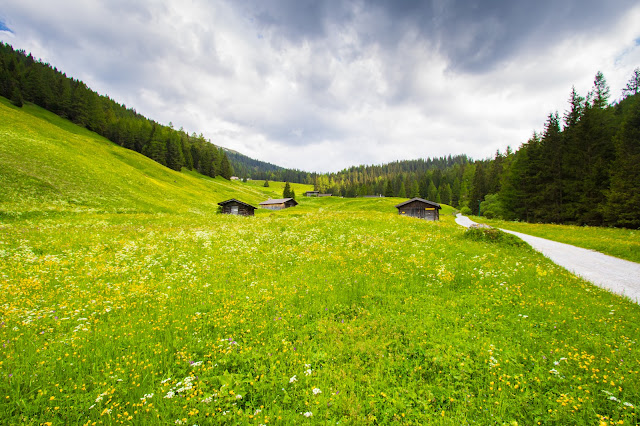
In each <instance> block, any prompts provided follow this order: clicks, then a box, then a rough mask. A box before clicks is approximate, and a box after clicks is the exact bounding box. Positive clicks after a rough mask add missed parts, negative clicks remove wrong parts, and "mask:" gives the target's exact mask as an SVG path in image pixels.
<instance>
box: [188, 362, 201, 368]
mask: <svg viewBox="0 0 640 426" xmlns="http://www.w3.org/2000/svg"><path fill="white" fill-rule="evenodd" d="M201 365H202V361H196V362H193V361H191V366H192V367H200V366H201Z"/></svg>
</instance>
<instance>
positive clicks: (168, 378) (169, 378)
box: [160, 377, 171, 385]
mask: <svg viewBox="0 0 640 426" xmlns="http://www.w3.org/2000/svg"><path fill="white" fill-rule="evenodd" d="M169 380H171V377H167V378H166V379H164V380H163V381H161V382H160V383H162V384H163V385H164V384H165V383H167V382H168V381H169Z"/></svg>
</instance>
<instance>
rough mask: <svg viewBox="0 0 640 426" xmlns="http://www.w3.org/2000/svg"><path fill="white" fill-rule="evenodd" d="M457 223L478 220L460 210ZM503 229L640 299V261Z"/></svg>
mask: <svg viewBox="0 0 640 426" xmlns="http://www.w3.org/2000/svg"><path fill="white" fill-rule="evenodd" d="M456 223H457V224H458V225H461V226H464V227H465V228H468V227H469V226H471V225H473V224H475V222H474V221H472V220H471V219H469V218H468V217H466V216H462V215H461V214H460V213H458V215H457V216H456ZM500 230H501V231H503V232H507V233H509V234H513V235H516V236H518V237H519V238H521V239H522V240H523V241H525V242H527V243H528V244H529V245H531V247H533V248H534V249H535V250H537V251H539V252H540V253H542V254H543V255H545V256H546V257H548V258H549V259H551V260H552V261H553V262H554V263H556V264H558V265H560V266H562V267H563V268H565V269H567V270H568V271H570V272H572V273H574V274H576V275H578V276H580V277H582V278H584V279H585V280H587V281H589V282H591V283H593V284H595V285H597V286H599V287H602V288H605V289H607V290H609V291H611V292H612V293H616V294H620V295H622V296H626V297H628V298H629V299H631V300H632V301H634V302H636V303H640V263H635V262H630V261H628V260H623V259H618V258H617V257H613V256H608V255H606V254H602V253H599V252H597V251H593V250H587V249H584V248H580V247H575V246H572V245H569V244H563V243H558V242H556V241H551V240H547V239H544V238H539V237H534V236H531V235H527V234H522V233H520V232H514V231H509V230H507V229H500Z"/></svg>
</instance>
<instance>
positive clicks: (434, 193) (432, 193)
mask: <svg viewBox="0 0 640 426" xmlns="http://www.w3.org/2000/svg"><path fill="white" fill-rule="evenodd" d="M436 198H438V188H436V185H435V184H434V183H433V181H429V189H427V200H428V201H433V202H436Z"/></svg>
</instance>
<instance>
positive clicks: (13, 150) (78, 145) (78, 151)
mask: <svg viewBox="0 0 640 426" xmlns="http://www.w3.org/2000/svg"><path fill="white" fill-rule="evenodd" d="M0 164H2V168H1V169H0V200H1V201H2V207H1V210H0V213H3V214H5V215H6V214H9V215H10V214H24V213H25V212H32V213H35V212H52V211H58V212H60V211H74V212H81V211H106V212H121V213H122V212H129V213H133V212H184V211H189V210H193V209H195V210H198V211H200V212H202V213H207V212H212V211H215V210H216V209H217V207H218V206H217V203H218V202H220V201H223V200H226V199H228V198H239V199H241V200H243V201H245V202H248V203H253V204H257V203H259V202H260V201H263V200H264V199H266V198H268V197H277V196H281V194H282V192H280V193H278V192H277V190H276V188H262V187H256V186H251V185H247V184H243V183H242V182H228V181H226V180H224V179H222V178H216V179H210V178H207V177H205V176H202V175H199V174H197V173H195V172H189V171H187V172H185V173H177V172H175V171H173V170H170V169H167V168H165V167H160V166H159V165H158V164H157V163H155V162H153V161H151V160H149V159H148V158H146V157H144V156H143V155H140V154H138V153H136V152H133V151H129V150H126V149H122V148H120V147H118V146H116V145H114V144H113V143H111V142H110V141H108V140H106V139H104V138H101V137H99V136H97V135H96V134H94V133H92V132H89V131H87V130H86V129H82V128H79V127H77V126H74V125H73V124H71V123H69V122H68V121H67V120H63V119H61V118H59V117H58V116H56V115H54V114H51V113H49V112H47V111H45V110H43V109H41V108H38V107H36V106H33V105H27V106H25V107H24V108H23V109H22V110H18V109H16V108H15V107H13V106H11V105H10V104H9V103H8V102H7V101H6V99H3V98H0ZM307 188H310V187H307ZM296 189H298V187H296ZM300 189H302V188H300Z"/></svg>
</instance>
